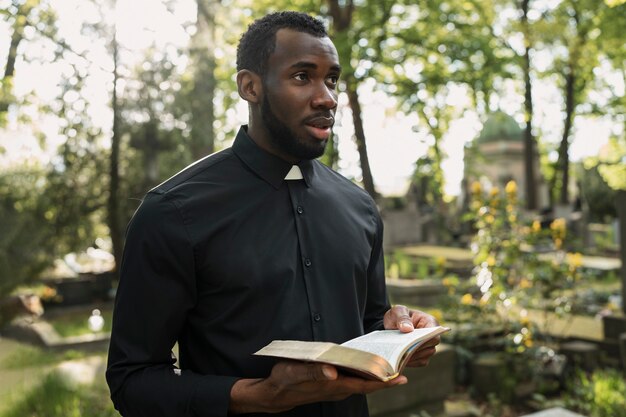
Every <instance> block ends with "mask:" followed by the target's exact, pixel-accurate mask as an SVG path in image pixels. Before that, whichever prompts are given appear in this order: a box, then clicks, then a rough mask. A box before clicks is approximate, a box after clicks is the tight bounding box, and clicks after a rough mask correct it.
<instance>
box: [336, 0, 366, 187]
mask: <svg viewBox="0 0 626 417" xmlns="http://www.w3.org/2000/svg"><path fill="white" fill-rule="evenodd" d="M341 3H342V4H340V2H339V1H338V0H328V8H329V10H330V16H331V17H332V27H333V35H334V36H333V40H334V41H335V46H336V47H337V53H338V54H339V60H340V61H341V63H342V65H343V73H344V76H343V78H344V80H345V84H346V93H347V94H348V101H349V103H350V109H351V110H352V122H353V124H354V139H355V142H356V146H357V150H358V151H359V161H360V164H361V173H362V175H363V188H365V191H367V192H368V193H369V195H371V196H372V198H374V199H376V198H377V197H378V193H377V192H376V188H375V186H374V178H373V177H372V170H371V168H370V163H369V158H368V156H367V144H366V142H365V131H364V130H363V119H362V117H361V105H360V103H359V95H358V93H357V89H358V86H359V84H358V80H357V79H356V78H355V77H354V68H352V67H351V66H350V61H351V59H352V43H351V40H350V38H349V36H348V30H349V29H350V25H351V23H352V13H353V11H354V2H353V1H352V0H348V1H344V2H341Z"/></svg>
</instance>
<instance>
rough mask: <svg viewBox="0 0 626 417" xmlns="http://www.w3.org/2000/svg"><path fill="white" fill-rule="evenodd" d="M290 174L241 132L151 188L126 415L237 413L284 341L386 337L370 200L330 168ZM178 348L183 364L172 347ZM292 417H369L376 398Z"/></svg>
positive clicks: (132, 286) (121, 402)
mask: <svg viewBox="0 0 626 417" xmlns="http://www.w3.org/2000/svg"><path fill="white" fill-rule="evenodd" d="M298 166H299V167H300V170H301V171H302V174H303V177H304V178H303V179H302V180H295V181H293V180H290V181H287V180H285V179H284V178H285V175H286V174H287V172H288V171H289V170H290V169H291V167H292V165H291V164H290V163H288V162H286V161H284V160H282V159H280V158H277V157H275V156H273V155H271V154H269V153H267V152H266V151H264V150H262V149H261V148H259V147H258V146H257V145H256V144H255V143H254V142H253V141H252V139H250V137H249V136H248V135H247V133H246V131H245V128H242V129H241V130H240V131H239V133H238V135H237V138H236V140H235V143H234V144H233V146H232V148H230V149H226V150H224V151H221V152H218V153H216V154H213V155H210V156H208V157H206V158H204V159H202V160H200V161H198V162H196V163H195V164H193V165H191V166H189V167H187V168H186V169H184V170H183V171H181V172H180V173H178V174H177V175H175V176H174V177H172V178H171V179H169V180H167V181H165V182H164V183H163V184H161V185H159V186H157V187H156V188H154V189H153V190H151V191H150V192H149V193H148V194H147V196H146V198H145V199H144V201H143V202H142V204H141V206H140V207H139V209H138V210H137V212H136V213H135V215H134V216H133V219H132V221H131V223H130V225H129V228H128V232H127V237H126V247H125V250H124V258H123V262H122V265H121V270H120V271H121V278H120V284H119V288H118V292H117V298H116V303H115V312H114V318H113V332H112V335H111V345H110V350H109V363H108V369H107V380H108V383H109V386H110V388H111V395H112V398H113V402H114V403H115V406H116V408H117V409H118V410H119V411H120V412H121V413H122V414H123V415H124V416H133V417H134V416H146V417H148V416H149V417H159V416H167V417H177V416H202V417H210V416H226V415H227V409H228V403H229V397H230V389H231V387H232V385H233V384H234V383H235V381H236V380H237V379H239V378H262V377H267V376H269V373H270V370H271V367H272V365H273V364H274V363H275V360H273V359H270V358H261V357H256V356H253V355H252V354H253V353H254V352H256V351H257V350H258V349H260V348H261V347H263V346H265V345H266V344H267V343H269V342H270V341H272V340H274V339H295V340H317V341H331V342H338V343H341V342H344V341H346V340H348V339H351V338H354V337H356V336H359V335H361V334H363V333H366V332H370V331H372V330H377V329H380V328H382V320H383V315H384V313H385V311H387V310H388V309H389V303H388V300H387V295H386V290H385V282H384V272H383V251H382V232H383V231H382V222H381V219H380V216H379V215H378V212H377V210H376V206H375V204H374V202H373V200H372V199H371V198H370V197H369V195H368V194H367V193H366V192H365V191H363V190H362V189H360V188H359V187H357V186H356V185H354V184H353V183H351V182H350V181H348V180H347V179H345V178H344V177H342V176H341V175H339V174H337V173H336V172H334V171H332V170H331V169H329V168H327V167H326V166H324V165H323V164H321V163H320V162H318V161H302V162H300V163H299V164H298ZM176 342H178V345H179V366H180V370H179V369H177V368H176V367H175V366H174V362H173V359H172V355H171V349H172V347H173V346H174V344H175V343H176ZM280 415H284V416H288V415H290V416H296V415H297V416H328V417H330V416H337V417H339V416H341V417H350V416H359V417H361V416H366V415H367V405H366V402H365V397H364V396H360V395H354V396H352V397H350V398H348V399H346V400H344V401H339V402H327V403H319V404H311V405H306V406H303V407H298V408H296V409H294V410H292V411H290V412H286V413H283V414H280Z"/></svg>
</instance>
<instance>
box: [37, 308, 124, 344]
mask: <svg viewBox="0 0 626 417" xmlns="http://www.w3.org/2000/svg"><path fill="white" fill-rule="evenodd" d="M100 311H101V312H102V317H103V318H104V328H103V329H102V332H103V333H110V332H111V321H112V318H113V311H112V310H110V309H105V310H100ZM90 315H91V311H76V312H71V313H67V314H63V315H61V316H57V317H54V318H51V319H49V320H48V321H49V322H50V324H51V325H52V327H54V330H56V332H57V333H58V334H59V335H60V336H61V337H69V336H79V335H82V334H89V333H92V331H91V330H90V329H89V327H88V325H87V319H88V318H89V316H90Z"/></svg>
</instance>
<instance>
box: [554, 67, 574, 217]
mask: <svg viewBox="0 0 626 417" xmlns="http://www.w3.org/2000/svg"><path fill="white" fill-rule="evenodd" d="M567 71H568V72H567V75H566V78H565V120H564V126H563V137H562V138H561V144H560V145H559V163H558V168H559V171H560V174H561V192H560V197H559V203H561V204H568V203H569V190H568V183H569V135H570V132H571V130H572V122H573V120H574V107H575V103H574V93H575V92H574V85H575V82H576V75H575V74H574V66H573V65H569V68H568V69H567Z"/></svg>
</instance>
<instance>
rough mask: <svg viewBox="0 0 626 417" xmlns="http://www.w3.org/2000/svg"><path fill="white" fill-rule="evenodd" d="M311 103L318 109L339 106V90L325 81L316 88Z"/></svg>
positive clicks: (329, 108)
mask: <svg viewBox="0 0 626 417" xmlns="http://www.w3.org/2000/svg"><path fill="white" fill-rule="evenodd" d="M311 105H312V106H313V108H316V109H326V110H331V109H334V108H336V107H337V92H336V91H335V90H334V89H332V88H330V87H328V86H327V85H326V83H323V84H322V85H321V86H319V87H318V88H316V89H315V92H314V93H313V98H312V100H311Z"/></svg>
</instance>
